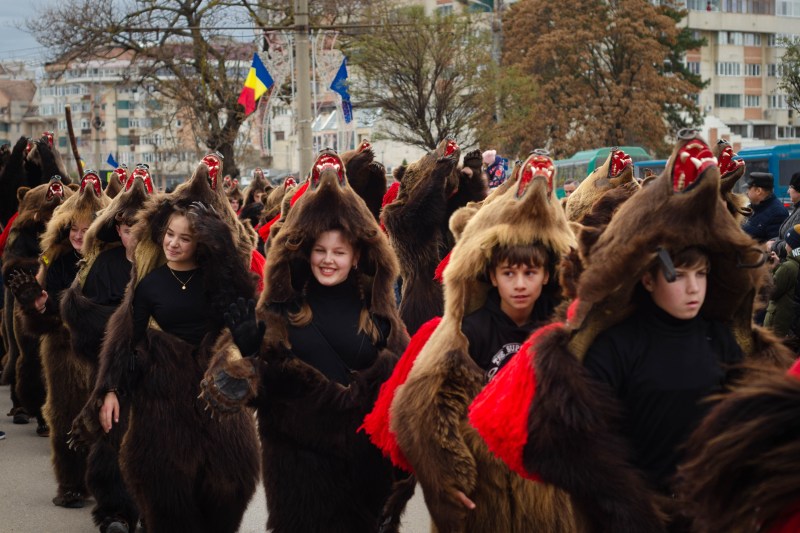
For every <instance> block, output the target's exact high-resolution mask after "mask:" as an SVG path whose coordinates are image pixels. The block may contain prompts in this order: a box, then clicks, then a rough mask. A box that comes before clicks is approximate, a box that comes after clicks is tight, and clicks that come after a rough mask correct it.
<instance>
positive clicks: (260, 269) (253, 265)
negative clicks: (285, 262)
mask: <svg viewBox="0 0 800 533" xmlns="http://www.w3.org/2000/svg"><path fill="white" fill-rule="evenodd" d="M266 264H267V260H266V259H264V256H263V255H261V252H259V251H258V250H253V251H252V253H250V272H254V273H255V274H257V275H258V294H261V291H263V290H264V266H266Z"/></svg>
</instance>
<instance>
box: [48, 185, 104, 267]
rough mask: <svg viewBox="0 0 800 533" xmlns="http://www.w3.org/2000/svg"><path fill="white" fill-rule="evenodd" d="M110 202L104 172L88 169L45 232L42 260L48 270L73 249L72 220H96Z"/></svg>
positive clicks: (54, 213)
mask: <svg viewBox="0 0 800 533" xmlns="http://www.w3.org/2000/svg"><path fill="white" fill-rule="evenodd" d="M110 202H111V199H110V198H109V197H108V196H106V194H105V192H103V188H102V182H101V181H100V176H98V175H97V172H95V171H93V170H87V171H86V173H84V175H83V178H82V179H81V184H80V189H79V190H78V192H77V193H76V194H73V195H72V196H70V197H69V198H67V200H65V201H64V203H63V204H61V205H60V206H58V207H57V208H56V210H55V211H54V212H53V218H51V219H50V222H48V223H47V229H46V230H45V232H44V234H43V235H42V238H41V245H42V255H41V256H40V262H41V263H42V265H43V269H44V271H45V272H46V271H47V268H48V267H49V266H50V264H51V263H52V262H53V261H55V260H56V259H57V258H58V257H59V256H61V255H62V254H63V253H65V252H68V251H69V250H71V249H72V244H70V242H69V230H70V226H71V225H72V223H73V222H75V221H76V220H86V221H89V222H91V221H93V220H94V218H95V216H96V214H97V212H98V211H100V210H101V209H103V208H104V207H106V206H107V205H108V204H109V203H110Z"/></svg>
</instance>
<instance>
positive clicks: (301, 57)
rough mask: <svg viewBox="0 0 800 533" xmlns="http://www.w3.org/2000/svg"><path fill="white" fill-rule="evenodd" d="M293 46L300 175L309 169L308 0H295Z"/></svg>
mask: <svg viewBox="0 0 800 533" xmlns="http://www.w3.org/2000/svg"><path fill="white" fill-rule="evenodd" d="M295 37H296V40H295V46H296V53H297V133H298V138H299V141H300V146H299V149H300V174H299V175H300V176H301V177H304V176H305V175H306V173H308V172H309V171H310V170H311V164H312V163H313V160H312V157H313V147H312V143H311V120H312V119H311V90H310V89H311V87H310V85H311V80H310V75H311V72H310V71H311V65H310V64H309V57H308V56H309V46H308V0H295Z"/></svg>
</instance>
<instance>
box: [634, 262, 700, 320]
mask: <svg viewBox="0 0 800 533" xmlns="http://www.w3.org/2000/svg"><path fill="white" fill-rule="evenodd" d="M675 272H676V274H677V277H676V279H675V281H673V282H672V283H669V282H668V281H667V280H666V279H665V278H664V273H663V272H662V271H661V269H659V270H658V274H657V275H656V276H653V275H652V274H651V273H649V272H648V273H646V274H645V275H644V276H643V277H642V285H644V288H645V289H647V290H648V291H649V292H650V295H651V297H652V298H653V301H654V302H655V304H656V305H657V306H659V307H660V308H661V309H663V310H664V311H666V312H667V313H669V314H670V315H671V316H673V317H675V318H678V319H682V320H689V319H691V318H694V317H696V316H697V314H698V313H699V312H700V308H701V307H702V306H703V302H704V301H705V299H706V286H707V285H708V267H707V266H706V265H705V264H703V263H701V264H699V265H695V266H690V267H680V268H676V269H675Z"/></svg>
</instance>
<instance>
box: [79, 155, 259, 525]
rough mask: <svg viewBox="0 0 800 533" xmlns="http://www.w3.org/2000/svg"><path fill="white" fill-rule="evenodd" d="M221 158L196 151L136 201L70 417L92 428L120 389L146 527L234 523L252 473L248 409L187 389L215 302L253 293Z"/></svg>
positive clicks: (216, 319) (125, 455)
mask: <svg viewBox="0 0 800 533" xmlns="http://www.w3.org/2000/svg"><path fill="white" fill-rule="evenodd" d="M220 167H221V161H220V160H219V159H218V158H216V157H213V158H208V157H207V158H206V159H204V160H203V161H201V163H200V164H199V165H198V167H197V170H196V171H195V173H194V175H193V176H192V177H191V179H190V180H189V181H188V182H186V183H184V184H181V185H180V186H179V187H178V188H177V189H176V190H175V192H174V193H172V194H169V195H162V196H156V197H152V198H150V199H149V200H148V201H147V202H146V204H145V208H144V209H143V210H142V211H140V212H139V215H138V217H137V221H136V231H135V237H136V239H137V245H136V254H135V263H134V268H133V272H132V275H131V282H130V285H129V287H128V290H127V292H126V294H125V299H124V300H123V302H122V304H121V305H120V306H119V307H118V308H117V310H116V311H115V312H114V314H113V315H112V316H111V318H110V320H109V323H108V333H107V335H106V338H105V339H104V341H103V347H102V351H101V357H100V371H99V373H98V377H97V381H96V383H95V388H94V391H93V392H92V395H91V398H90V399H89V401H88V402H87V404H86V406H85V407H84V409H83V411H82V412H81V415H80V417H79V418H78V419H76V421H75V423H74V428H73V433H77V435H76V439H78V440H87V439H91V438H94V439H97V438H98V437H100V435H102V433H100V432H99V431H98V429H99V427H100V426H102V429H103V431H105V432H106V433H108V432H109V431H111V430H112V429H113V427H114V425H115V424H116V423H118V422H119V418H120V401H119V399H120V398H124V399H125V400H127V403H128V405H129V412H130V418H129V420H128V430H127V431H126V433H125V436H124V438H123V439H122V444H121V447H120V450H119V460H120V467H121V469H122V475H123V478H124V481H125V484H126V485H127V487H128V490H129V491H130V493H131V494H132V495H133V498H134V500H135V502H136V505H137V506H138V508H139V510H140V512H141V515H142V519H143V521H144V522H145V524H146V527H147V530H148V531H149V532H155V533H159V532H172V531H197V532H208V533H212V532H213V533H224V532H227V533H233V532H235V531H236V530H237V529H238V527H239V524H240V522H241V520H242V516H243V514H244V511H245V509H246V507H247V503H248V501H249V500H250V498H251V497H252V495H253V493H254V492H255V488H256V483H257V481H258V442H257V436H256V433H255V424H254V420H253V416H252V413H250V412H248V411H242V412H240V413H237V414H235V415H232V416H230V417H227V418H225V419H223V420H216V419H212V416H211V414H212V413H211V412H209V411H207V410H205V405H204V403H203V402H202V401H201V400H199V399H198V394H199V392H200V390H199V384H200V381H201V379H202V376H203V372H204V371H205V369H206V367H207V364H208V361H209V360H210V357H211V354H212V347H213V345H214V343H215V342H216V340H217V338H218V336H219V334H220V332H221V331H222V328H223V317H222V314H223V310H224V309H226V308H227V306H228V305H229V304H230V303H232V302H235V301H236V299H237V298H251V297H253V295H254V294H255V283H254V279H253V276H252V275H251V274H250V273H249V272H248V270H247V265H248V264H249V258H250V257H249V251H248V250H250V248H249V244H248V241H246V240H245V241H244V242H243V241H242V238H241V234H240V233H239V232H238V231H237V229H238V227H237V225H236V224H235V223H234V219H235V216H234V214H233V211H232V210H231V209H230V206H229V204H228V203H227V199H226V198H225V197H224V193H223V192H222V190H221V189H222V187H221V183H220V184H219V185H220V186H219V187H217V182H216V176H217V175H218V173H217V172H214V174H211V171H220V170H221V168H220ZM225 209H227V212H226V211H224V210H225ZM218 212H219V213H220V214H217V213H218ZM220 258H225V260H224V261H223V260H220ZM148 322H149V324H148ZM98 412H99V413H98ZM98 418H99V423H98Z"/></svg>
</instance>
